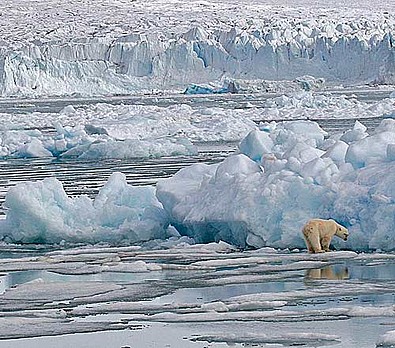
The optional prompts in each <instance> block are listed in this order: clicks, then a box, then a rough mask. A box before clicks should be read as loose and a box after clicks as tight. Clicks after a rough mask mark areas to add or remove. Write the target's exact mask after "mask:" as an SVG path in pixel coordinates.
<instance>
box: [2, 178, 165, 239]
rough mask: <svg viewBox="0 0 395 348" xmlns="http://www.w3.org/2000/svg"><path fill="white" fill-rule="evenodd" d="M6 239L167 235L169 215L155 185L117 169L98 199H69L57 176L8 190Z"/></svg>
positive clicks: (4, 226) (151, 236) (134, 237)
mask: <svg viewBox="0 0 395 348" xmlns="http://www.w3.org/2000/svg"><path fill="white" fill-rule="evenodd" d="M5 206H6V207H7V209H8V211H7V217H6V221H5V224H4V225H2V227H3V229H2V230H1V235H2V236H3V238H7V239H8V240H11V241H14V242H20V243H59V242H61V241H66V242H71V243H76V242H80V241H84V242H88V243H96V242H100V241H107V242H109V243H115V244H117V243H121V242H122V241H128V242H129V243H135V242H141V241H146V240H151V239H154V238H164V237H165V236H166V228H167V218H166V214H165V212H164V211H163V209H162V207H161V205H160V204H159V202H158V201H157V199H156V198H155V192H154V189H153V188H152V187H133V186H130V185H128V184H127V183H126V178H125V176H124V175H123V174H121V173H114V174H113V175H112V176H111V177H110V178H109V180H108V182H107V183H106V185H105V186H104V187H103V188H102V189H101V190H100V192H99V194H98V195H97V197H96V198H95V199H93V200H92V199H90V198H88V197H86V196H80V197H76V198H69V197H68V196H67V195H66V193H65V191H64V189H63V187H62V184H61V183H60V182H59V181H58V180H57V179H55V178H48V179H44V180H43V181H38V182H27V183H22V184H18V185H16V186H15V187H13V188H11V189H10V190H9V191H8V192H7V195H6V200H5Z"/></svg>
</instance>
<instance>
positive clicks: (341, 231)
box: [335, 223, 348, 240]
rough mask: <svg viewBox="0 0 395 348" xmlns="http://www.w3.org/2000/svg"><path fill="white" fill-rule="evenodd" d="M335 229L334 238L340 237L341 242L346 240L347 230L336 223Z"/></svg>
mask: <svg viewBox="0 0 395 348" xmlns="http://www.w3.org/2000/svg"><path fill="white" fill-rule="evenodd" d="M336 225H337V228H336V233H335V234H336V236H338V237H340V238H341V239H343V240H347V238H348V230H347V228H345V227H344V226H342V225H340V224H338V223H336Z"/></svg>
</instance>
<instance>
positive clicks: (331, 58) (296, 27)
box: [0, 19, 395, 96]
mask: <svg viewBox="0 0 395 348" xmlns="http://www.w3.org/2000/svg"><path fill="white" fill-rule="evenodd" d="M394 27H395V25H394V24H393V23H392V22H386V21H383V22H377V23H375V22H370V21H365V22H364V21H363V19H361V20H360V22H355V23H353V24H351V23H348V22H346V21H345V22H338V23H337V22H332V21H330V20H329V19H328V20H326V21H323V22H319V23H313V24H312V23H309V22H306V23H304V22H302V21H300V22H297V21H292V20H291V19H289V20H284V21H282V22H281V21H278V22H275V23H268V24H267V25H266V26H265V25H262V24H261V25H259V26H258V25H250V26H249V27H248V28H243V27H233V28H230V29H223V28H222V29H216V30H208V29H207V28H203V27H201V26H197V27H193V28H191V29H190V30H188V31H186V32H184V33H177V34H174V35H170V34H166V35H164V36H158V35H157V34H155V35H153V34H151V35H150V34H149V33H147V34H145V33H140V34H130V35H122V36H119V37H118V38H113V37H105V36H104V37H93V38H82V39H81V38H80V39H73V40H70V41H68V42H64V41H63V40H57V41H49V42H41V41H40V40H33V41H31V42H29V43H25V44H22V45H20V46H18V47H16V46H7V45H5V46H3V47H1V49H0V95H2V96H45V95H47V96H53V95H71V94H80V95H87V96H89V95H103V94H130V93H151V92H154V91H163V90H183V89H185V88H186V87H187V86H188V84H191V83H210V82H216V83H217V82H219V81H223V80H224V79H244V80H256V79H258V80H259V79H263V80H292V79H295V78H297V77H300V76H303V75H311V76H314V77H316V78H324V79H325V80H326V81H328V82H333V83H337V84H360V83H379V84H395V37H394V32H395V30H394Z"/></svg>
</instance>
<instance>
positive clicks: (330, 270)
mask: <svg viewBox="0 0 395 348" xmlns="http://www.w3.org/2000/svg"><path fill="white" fill-rule="evenodd" d="M305 277H306V278H307V279H329V280H344V279H348V278H349V277H350V276H349V273H348V268H347V267H341V268H338V267H337V268H335V267H333V266H328V267H324V268H314V269H308V270H307V271H306V274H305Z"/></svg>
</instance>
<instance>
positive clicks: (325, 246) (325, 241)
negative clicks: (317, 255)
mask: <svg viewBox="0 0 395 348" xmlns="http://www.w3.org/2000/svg"><path fill="white" fill-rule="evenodd" d="M330 243H331V238H330V237H322V238H321V248H322V250H324V251H331V250H330V249H329V244H330Z"/></svg>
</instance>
